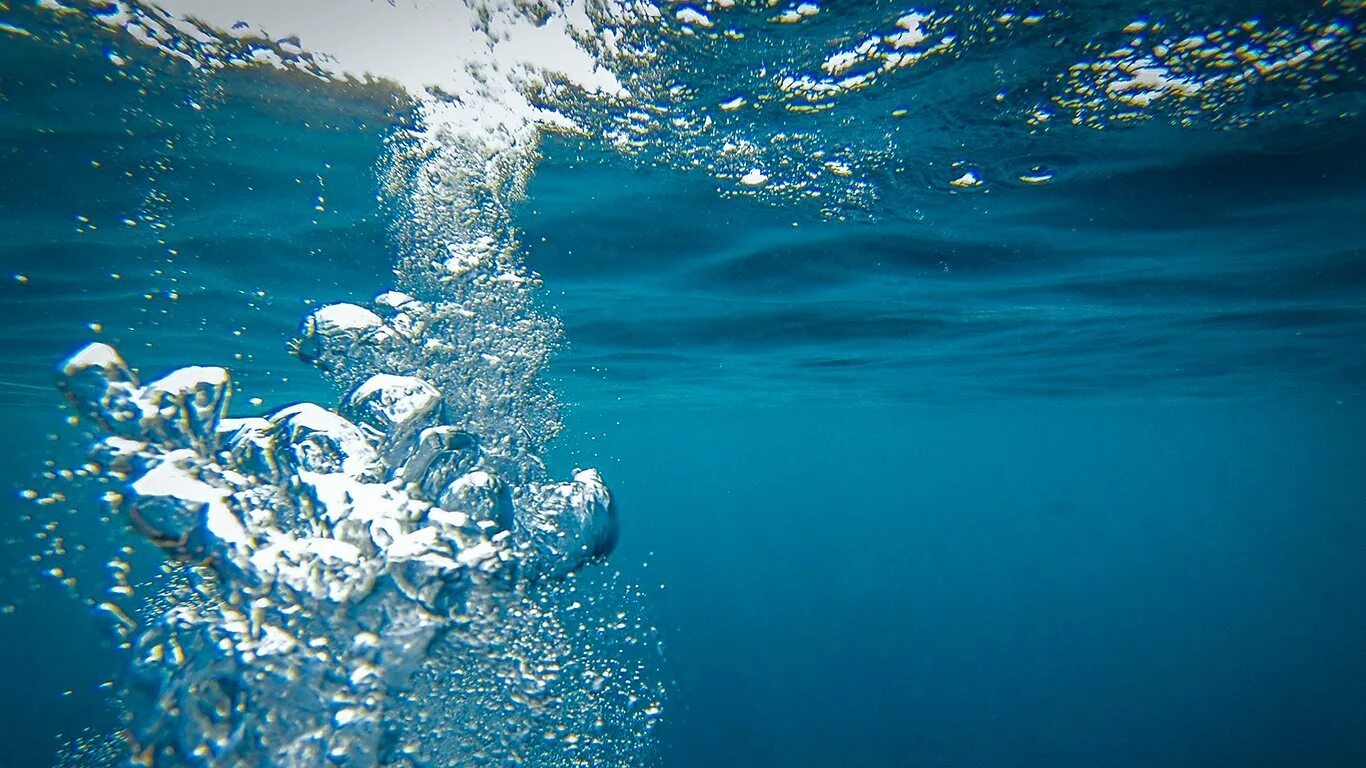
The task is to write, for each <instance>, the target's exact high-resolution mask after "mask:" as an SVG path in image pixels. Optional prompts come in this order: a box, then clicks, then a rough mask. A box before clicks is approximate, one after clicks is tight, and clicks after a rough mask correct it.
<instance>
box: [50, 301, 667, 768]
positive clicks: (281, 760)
mask: <svg viewBox="0 0 1366 768" xmlns="http://www.w3.org/2000/svg"><path fill="white" fill-rule="evenodd" d="M318 314H321V315H324V316H325V318H328V319H330V321H331V322H330V323H329V322H328V321H327V320H316V321H315V322H311V323H310V324H309V325H310V327H311V328H312V329H313V334H314V338H315V339H321V340H322V341H321V344H322V345H323V346H328V345H334V344H335V343H336V342H337V340H338V339H340V338H342V337H348V338H351V337H349V336H348V334H355V333H356V332H357V331H358V329H360V328H362V327H365V328H366V329H368V330H371V331H373V330H374V329H375V326H373V325H370V326H365V325H363V324H361V323H358V322H351V323H350V324H346V323H345V322H342V321H343V320H348V321H356V320H358V319H368V318H364V316H363V315H360V314H359V313H357V312H356V311H355V310H348V309H346V308H338V307H334V308H331V311H330V312H329V311H328V310H326V309H325V310H320V312H319V313H318ZM315 317H316V316H315ZM331 348H335V347H331ZM60 383H61V388H62V390H63V391H64V392H65V393H66V395H67V396H68V398H70V400H71V401H72V403H73V404H74V405H75V406H76V407H77V409H78V410H79V412H80V413H81V414H82V415H83V416H84V417H85V418H87V419H89V420H90V421H91V422H93V423H94V424H96V425H98V426H99V428H100V429H101V430H103V431H104V432H105V433H106V436H105V437H104V438H102V439H101V440H99V441H98V442H97V443H96V444H95V446H94V448H93V449H92V460H93V461H94V462H95V463H96V464H97V465H98V466H99V468H100V471H101V472H102V473H103V474H104V475H105V476H106V477H111V478H117V479H118V480H119V481H120V485H119V487H118V488H117V490H115V491H114V492H111V493H110V494H109V496H108V498H109V501H110V503H111V505H112V506H113V507H115V508H116V509H117V510H118V511H119V512H120V513H122V514H123V515H125V516H126V517H127V519H128V520H130V521H131V522H132V523H133V525H134V526H135V527H136V528H137V529H138V530H139V531H140V532H141V533H142V534H143V535H144V536H146V537H147V539H149V540H150V541H152V542H154V543H155V544H156V545H157V546H159V547H161V548H162V549H163V550H165V551H166V552H167V553H168V555H169V556H170V557H171V558H173V559H174V560H175V561H176V562H178V563H179V564H180V570H179V574H180V577H181V581H180V584H179V586H178V587H175V588H172V589H170V590H168V591H167V592H165V593H163V595H162V598H161V603H162V610H160V611H158V612H154V615H152V616H150V617H149V618H148V619H147V623H146V625H144V626H140V627H139V626H135V622H134V620H133V619H131V618H129V617H128V616H127V615H126V614H123V613H122V611H121V610H119V609H118V608H116V607H111V608H110V609H109V610H110V611H111V612H116V613H117V615H118V616H119V617H121V623H123V624H124V625H125V628H126V630H127V631H128V632H129V633H131V634H134V635H135V649H134V653H135V656H136V661H135V665H134V666H135V674H134V676H133V681H132V683H131V692H130V701H131V702H134V705H133V706H130V708H129V711H130V712H131V722H130V734H131V740H132V744H133V749H132V752H133V756H134V761H135V763H138V764H144V765H159V764H183V763H190V764H202V765H213V766H238V765H241V766H246V765H261V764H266V765H279V766H306V765H319V764H322V763H324V762H326V763H328V764H334V765H352V766H370V765H378V764H391V763H393V762H394V761H397V760H400V759H407V758H404V757H403V755H402V754H397V753H394V750H398V752H402V751H403V749H404V747H403V746H395V744H399V743H400V742H402V743H403V744H409V743H410V742H411V743H412V744H420V743H421V739H420V735H419V734H413V733H403V732H402V731H401V729H397V730H396V723H398V722H399V721H398V720H397V719H395V718H394V717H393V716H392V715H390V714H389V710H390V708H391V704H390V703H391V701H392V700H393V699H394V698H395V696H396V692H398V691H401V690H403V689H404V688H406V687H407V686H408V685H409V684H410V681H411V678H412V677H413V675H414V673H415V672H417V671H418V670H419V669H421V668H423V667H424V665H427V666H430V662H429V657H430V655H431V654H432V646H433V644H434V643H436V644H454V645H460V644H467V643H469V642H470V641H471V639H472V638H473V637H475V635H474V634H471V630H470V627H471V626H477V627H479V631H480V632H483V633H485V634H487V633H488V632H490V631H491V630H489V627H490V626H491V625H490V622H491V621H493V620H494V619H495V618H496V617H498V616H500V615H503V614H504V612H505V611H508V610H512V608H511V606H515V605H518V604H520V603H525V602H526V601H528V600H529V598H528V597H527V595H528V594H531V593H534V592H535V591H536V588H534V587H530V586H528V585H534V584H536V583H538V582H541V581H545V580H549V579H563V578H565V577H567V576H568V575H569V574H570V573H572V572H573V571H575V570H576V569H577V568H578V567H579V566H581V565H583V564H585V563H587V562H589V561H592V560H595V559H597V558H601V557H603V556H605V555H607V554H608V553H609V552H610V551H611V550H612V548H613V546H614V545H615V542H616V525H617V521H616V510H615V507H614V505H613V502H612V497H611V494H610V492H609V491H608V490H607V487H606V485H605V484H604V483H603V480H602V477H601V476H600V475H599V474H598V472H597V471H596V470H592V469H588V470H582V471H579V472H577V473H576V474H575V475H574V477H573V479H572V480H570V481H567V482H559V483H554V482H528V483H521V482H519V481H516V480H513V479H510V478H508V477H506V476H504V475H502V474H501V473H500V472H499V471H498V469H497V466H498V464H497V463H496V462H493V461H490V458H489V454H488V452H486V451H485V450H484V447H483V444H482V441H481V440H480V437H479V436H478V435H477V434H475V433H472V432H470V431H468V430H467V429H465V428H464V427H463V426H462V425H461V424H458V423H450V419H451V418H458V416H459V413H460V412H459V411H457V410H450V409H448V408H447V407H446V404H445V402H444V398H443V396H442V394H441V392H440V391H438V390H437V388H435V387H433V386H432V385H431V384H429V383H427V382H426V381H423V380H422V379H419V378H416V377H412V376H400V375H394V374H374V375H372V376H370V377H368V378H367V379H365V380H364V381H363V382H361V383H360V384H359V385H358V386H356V387H355V388H354V389H353V390H352V391H351V392H350V393H349V394H347V396H346V397H345V398H344V399H343V401H342V403H341V405H340V407H339V408H338V409H337V410H329V409H327V408H323V407H321V406H319V405H315V404H312V403H300V404H297V405H293V406H289V407H287V408H283V409H280V410H278V411H275V412H274V413H271V414H270V415H269V416H266V417H252V418H230V417H229V416H228V415H227V414H228V405H229V401H230V398H231V392H232V383H231V378H230V377H229V374H228V372H227V371H226V370H224V369H222V368H212V367H190V368H182V369H179V370H176V371H172V372H171V373H169V374H167V375H166V376H164V377H162V378H160V379H158V380H156V381H154V382H151V383H149V384H146V385H143V384H140V383H139V382H138V380H137V377H136V376H134V374H133V373H132V371H131V370H130V369H129V368H128V366H127V365H126V364H125V363H124V361H123V360H122V359H121V358H120V357H119V355H118V353H117V352H116V351H115V350H114V349H112V348H111V347H109V346H107V345H104V344H92V345H89V346H87V347H85V348H84V349H82V350H81V351H79V352H77V353H76V354H75V355H73V356H72V357H71V358H70V359H69V360H67V361H66V362H65V363H64V364H63V366H62V368H61V378H60ZM514 595H515V597H510V596H514ZM529 604H533V605H534V604H535V603H534V601H533V602H532V603H529ZM543 610H547V609H544V608H543ZM472 615H474V616H476V617H477V618H476V619H472V618H471V616H472ZM524 624H525V622H521V626H519V629H520V630H521V632H520V633H519V634H521V635H522V636H523V637H525V638H526V639H527V640H528V641H530V642H531V644H532V645H533V646H539V645H541V644H543V641H544V640H546V639H547V638H552V637H557V636H560V634H559V632H558V630H557V631H556V632H554V633H549V634H546V633H541V634H537V633H529V634H528V633H526V632H525V626H524ZM446 653H447V654H449V653H450V652H449V651H447V652H446ZM466 656H468V654H466ZM448 661H449V662H450V664H449V665H442V666H440V667H438V668H434V669H429V675H432V676H435V678H439V679H441V680H444V681H445V682H446V683H448V684H449V683H452V682H457V683H458V681H453V680H452V679H451V677H450V676H451V675H452V674H461V673H468V670H469V668H470V666H471V665H470V664H468V663H467V662H462V661H460V660H458V659H451V658H448ZM474 666H475V667H477V666H478V665H477V664H476V665H474ZM419 706H421V705H419ZM642 717H644V715H642ZM534 722H535V721H534V718H532V719H528V720H527V722H526V727H527V729H528V731H529V730H530V729H531V728H532V724H533V723H534ZM427 748H428V749H438V747H437V746H435V745H429V746H428V747H427ZM446 749H449V747H446ZM414 750H418V747H416V746H412V747H410V749H409V751H414Z"/></svg>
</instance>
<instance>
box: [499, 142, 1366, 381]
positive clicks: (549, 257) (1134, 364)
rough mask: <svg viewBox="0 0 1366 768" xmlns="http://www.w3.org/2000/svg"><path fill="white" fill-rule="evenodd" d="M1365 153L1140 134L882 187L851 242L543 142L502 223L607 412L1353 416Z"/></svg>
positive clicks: (778, 210)
mask: <svg viewBox="0 0 1366 768" xmlns="http://www.w3.org/2000/svg"><path fill="white" fill-rule="evenodd" d="M1364 140H1366V134H1363V130H1362V123H1361V121H1359V120H1353V121H1351V122H1350V123H1346V124H1343V123H1336V122H1335V123H1329V124H1314V125H1296V126H1293V127H1289V126H1284V125H1279V126H1266V127H1254V128H1251V129H1246V130H1243V131H1238V132H1210V133H1201V132H1200V131H1198V130H1191V129H1185V130H1176V129H1172V128H1168V127H1165V126H1161V125H1154V124H1150V125H1145V126H1142V127H1138V128H1135V129H1132V130H1127V131H1109V132H1107V135H1106V137H1105V141H1103V142H1102V141H1098V140H1097V139H1096V138H1095V137H1094V136H1081V137H1079V138H1078V144H1079V146H1081V147H1084V148H1085V150H1086V152H1087V154H1086V155H1085V156H1081V155H1074V156H1073V157H1072V159H1071V160H1070V161H1069V166H1068V167H1067V170H1064V171H1061V172H1060V173H1059V177H1057V178H1055V180H1054V181H1053V182H1052V183H1051V184H1050V185H1048V186H1044V187H1028V188H1025V187H1022V186H1020V185H1013V186H1012V185H1007V184H1002V185H999V186H993V187H992V188H990V190H989V191H988V192H987V193H986V194H957V195H954V194H946V193H944V192H942V191H938V190H931V189H927V188H926V187H924V186H916V187H913V188H912V189H910V190H907V191H900V190H899V188H897V187H892V188H891V190H892V191H891V192H890V193H889V194H888V195H887V197H889V198H894V199H891V200H884V201H882V203H881V204H880V205H881V207H880V208H879V210H880V212H881V215H880V216H878V217H877V218H876V219H874V220H873V221H865V222H831V221H827V220H823V219H822V218H820V217H819V215H818V214H817V212H815V211H812V210H810V209H808V208H802V207H797V208H785V207H778V206H772V205H768V204H765V203H761V202H754V201H743V200H734V199H720V198H719V197H718V196H717V194H716V183H715V182H714V181H711V180H708V179H707V178H705V177H702V176H700V175H699V176H680V175H678V174H676V173H673V172H670V171H665V170H646V171H641V170H638V169H627V168H622V167H621V165H620V164H619V163H612V162H610V161H602V162H598V160H599V159H600V158H597V157H596V156H595V153H593V152H590V151H589V150H587V149H584V148H583V147H581V146H569V145H565V144H555V145H553V146H552V147H551V148H549V149H548V150H547V153H546V154H547V158H546V160H545V162H543V164H542V165H541V170H540V172H539V174H538V176H537V178H536V181H535V182H534V184H533V188H532V197H531V200H530V201H529V202H528V203H527V205H526V208H527V209H528V210H527V211H526V214H527V215H525V216H524V217H523V218H522V219H521V221H522V222H523V225H524V226H525V227H526V229H527V234H528V236H527V238H526V239H527V242H528V248H529V251H530V253H531V260H532V263H533V265H534V266H535V267H536V268H537V269H538V270H540V271H541V272H542V274H544V275H545V277H546V281H547V283H548V284H549V285H550V286H551V287H552V289H553V290H554V293H555V296H554V300H555V303H556V304H557V306H559V307H560V309H561V310H562V312H561V314H562V316H563V318H564V321H565V323H566V326H567V329H568V337H569V340H570V343H571V353H570V355H569V356H568V358H569V359H570V360H572V362H573V366H574V367H575V369H576V370H579V371H582V370H584V369H590V370H593V371H598V372H601V373H603V374H604V375H605V383H606V386H607V387H608V388H609V389H612V390H613V391H614V393H617V394H627V393H629V394H631V395H636V394H639V395H640V396H642V397H650V398H658V397H661V396H666V397H678V398H681V399H688V398H689V397H692V396H694V395H696V393H698V392H699V391H702V390H706V391H711V392H719V391H725V392H735V391H737V390H738V391H741V392H750V393H753V394H755V395H756V396H757V397H760V398H764V397H771V396H782V395H794V396H796V397H798V398H809V397H818V398H830V399H834V400H838V399H842V398H848V397H860V398H873V399H877V400H881V401H886V400H912V401H924V400H926V399H954V398H958V397H961V396H964V395H970V396H977V395H988V396H1005V397H1012V396H1049V397H1051V396H1060V397H1069V396H1077V395H1080V396H1105V395H1110V394H1119V395H1125V396H1144V397H1172V396H1177V397H1184V396H1193V397H1225V396H1235V397H1236V396H1248V395H1258V394H1263V393H1268V392H1276V393H1291V394H1293V393H1296V392H1301V393H1302V392H1304V391H1305V390H1307V389H1314V388H1317V387H1322V386H1327V387H1331V388H1335V389H1338V390H1340V391H1341V392H1343V393H1350V394H1351V395H1352V396H1360V394H1361V393H1362V386H1363V383H1366V367H1363V366H1366V358H1363V356H1362V355H1361V354H1360V350H1361V349H1363V348H1366V252H1363V250H1362V249H1363V245H1362V244H1363V243H1364V242H1366V224H1363V221H1366V219H1363V217H1362V216H1361V215H1360V213H1361V211H1362V210H1366V182H1364V181H1363V180H1366V159H1364V155H1363V153H1362V151H1361V150H1360V147H1361V146H1363V143H1362V142H1363V141H1364ZM1054 143H1056V141H1055V142H1054ZM903 206H904V207H903ZM910 206H914V208H913V209H912V208H911V207H910ZM641 222H648V223H647V224H646V225H645V226H644V227H642V226H641V224H640V223H641ZM642 230H643V232H642ZM542 238H544V240H543V239H542ZM775 379H778V380H782V381H784V382H786V386H784V387H783V389H782V391H781V392H777V393H775V392H774V391H773V390H772V388H771V387H770V386H768V385H767V382H771V381H774V380H775Z"/></svg>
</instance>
